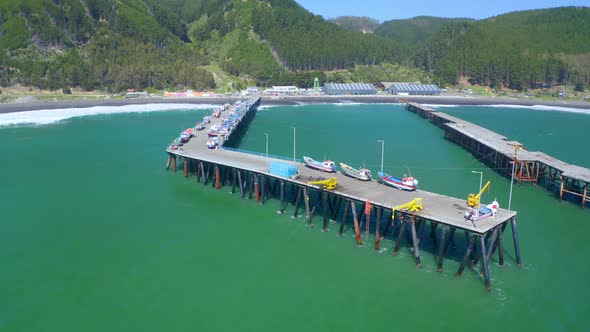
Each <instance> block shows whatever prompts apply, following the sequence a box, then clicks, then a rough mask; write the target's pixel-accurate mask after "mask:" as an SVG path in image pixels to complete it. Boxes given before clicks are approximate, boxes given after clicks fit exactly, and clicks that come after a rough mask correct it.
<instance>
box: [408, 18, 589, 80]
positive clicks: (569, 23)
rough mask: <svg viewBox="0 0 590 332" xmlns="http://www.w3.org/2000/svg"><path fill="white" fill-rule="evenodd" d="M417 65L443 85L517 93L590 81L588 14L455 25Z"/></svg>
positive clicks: (435, 37) (432, 43)
mask: <svg viewBox="0 0 590 332" xmlns="http://www.w3.org/2000/svg"><path fill="white" fill-rule="evenodd" d="M415 60H416V64H417V65H418V66H419V67H421V68H424V69H425V70H427V71H429V72H432V73H435V74H436V75H437V76H439V77H440V78H441V79H442V81H444V82H447V83H451V84H453V83H456V82H457V81H458V80H459V78H460V77H465V78H467V79H469V81H470V82H471V83H473V84H480V85H485V86H492V87H497V88H500V87H504V86H505V87H509V88H513V89H517V90H523V89H527V88H536V87H539V86H548V85H552V84H556V83H557V84H574V83H577V82H582V83H584V84H587V83H588V82H589V81H590V61H589V60H590V8H582V7H578V8H576V7H567V8H556V9H551V10H534V11H523V12H514V13H510V14H505V15H500V16H496V17H492V18H489V19H486V20H481V21H476V22H465V23H454V24H451V25H447V26H445V27H443V29H441V31H439V32H437V33H435V34H434V35H432V36H431V37H430V38H429V40H427V42H426V43H424V45H423V46H422V47H421V50H420V53H419V55H418V56H417V57H416V58H415Z"/></svg>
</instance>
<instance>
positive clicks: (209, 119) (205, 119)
mask: <svg viewBox="0 0 590 332" xmlns="http://www.w3.org/2000/svg"><path fill="white" fill-rule="evenodd" d="M203 122H205V124H207V123H209V122H211V117H210V116H209V115H207V116H204V117H203Z"/></svg>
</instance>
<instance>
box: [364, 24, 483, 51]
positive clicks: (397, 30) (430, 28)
mask: <svg viewBox="0 0 590 332" xmlns="http://www.w3.org/2000/svg"><path fill="white" fill-rule="evenodd" d="M470 21H473V20H472V19H468V18H444V17H432V16H418V17H414V18H410V19H406V20H391V21H386V22H383V23H382V24H381V25H379V27H378V28H376V29H375V31H374V33H375V34H376V35H379V36H382V37H385V38H389V39H392V40H395V41H397V42H399V43H400V45H401V46H402V47H404V48H405V49H407V50H412V49H414V48H416V47H418V46H419V45H421V44H422V43H424V42H425V41H426V40H427V39H428V38H429V37H430V36H432V35H433V34H435V33H437V32H439V31H440V30H441V29H442V28H443V27H444V26H446V25H449V24H456V23H465V22H470Z"/></svg>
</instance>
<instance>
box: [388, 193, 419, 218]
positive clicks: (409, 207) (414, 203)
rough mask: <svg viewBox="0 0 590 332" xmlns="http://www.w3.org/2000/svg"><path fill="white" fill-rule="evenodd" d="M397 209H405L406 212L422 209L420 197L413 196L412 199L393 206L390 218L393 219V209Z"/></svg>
mask: <svg viewBox="0 0 590 332" xmlns="http://www.w3.org/2000/svg"><path fill="white" fill-rule="evenodd" d="M397 210H406V211H407V212H417V211H420V210H422V198H414V199H413V200H411V201H409V202H407V203H405V204H402V205H398V206H396V207H393V208H392V209H391V212H392V213H391V220H393V219H395V211H397Z"/></svg>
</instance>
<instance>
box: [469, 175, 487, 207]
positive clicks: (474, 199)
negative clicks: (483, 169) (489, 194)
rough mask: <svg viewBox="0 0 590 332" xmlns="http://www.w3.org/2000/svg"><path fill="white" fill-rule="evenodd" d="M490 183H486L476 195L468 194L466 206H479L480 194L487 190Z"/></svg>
mask: <svg viewBox="0 0 590 332" xmlns="http://www.w3.org/2000/svg"><path fill="white" fill-rule="evenodd" d="M490 183H492V181H488V183H486V185H485V186H483V188H481V190H480V191H479V192H478V193H477V194H469V196H467V205H469V206H471V207H473V208H477V207H478V206H479V199H480V198H481V194H483V192H484V191H486V190H487V189H488V187H489V186H490Z"/></svg>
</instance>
